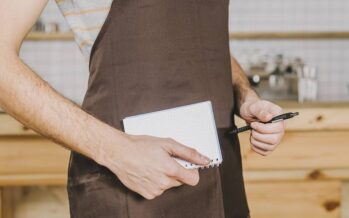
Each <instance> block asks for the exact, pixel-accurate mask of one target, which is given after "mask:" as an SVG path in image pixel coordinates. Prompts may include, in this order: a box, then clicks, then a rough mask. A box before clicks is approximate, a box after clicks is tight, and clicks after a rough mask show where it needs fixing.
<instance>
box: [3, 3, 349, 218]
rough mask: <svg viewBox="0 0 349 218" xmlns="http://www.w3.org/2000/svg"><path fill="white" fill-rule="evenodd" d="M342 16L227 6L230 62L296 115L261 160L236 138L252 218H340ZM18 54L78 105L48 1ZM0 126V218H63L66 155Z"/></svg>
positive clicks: (347, 22)
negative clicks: (235, 61) (279, 142)
mask: <svg viewBox="0 0 349 218" xmlns="http://www.w3.org/2000/svg"><path fill="white" fill-rule="evenodd" d="M348 12H349V1H348V0H231V1H230V18H229V21H230V24H229V28H230V38H231V40H230V47H231V53H232V55H233V56H234V57H236V58H237V59H238V61H239V62H240V63H241V65H242V67H243V68H244V69H245V71H246V73H247V76H248V77H249V80H250V82H251V84H252V85H253V86H254V87H255V89H256V90H257V91H258V93H259V94H260V95H261V96H262V97H263V98H265V99H269V100H272V101H275V102H277V103H280V105H282V106H283V107H284V109H285V110H287V111H300V112H301V115H302V116H301V117H300V118H299V119H298V120H295V121H290V122H289V123H288V124H289V125H288V127H287V128H288V129H287V130H288V133H287V137H286V138H285V139H284V142H283V144H282V145H281V146H280V147H281V148H280V149H278V150H277V151H275V153H274V154H272V155H271V156H270V157H266V158H264V157H259V156H257V155H255V154H253V153H252V152H250V150H249V142H248V135H246V134H245V135H244V134H242V135H241V137H240V139H241V146H242V155H243V159H244V170H245V180H246V184H247V185H246V189H247V192H248V197H249V204H250V208H251V211H252V213H251V214H252V217H256V218H260V217H262V218H263V217H268V218H272V217H278V218H280V217H282V218H284V217H285V218H288V217H290V218H291V217H293V218H299V217H307V218H309V217H316V218H322V217H349V183H347V182H346V181H347V180H348V179H349V142H348V139H349V137H348V133H349V121H348V120H349V118H348V112H349V104H348V101H349V61H348V60H349V13H348ZM20 55H21V57H22V58H23V60H24V61H25V62H26V63H27V64H28V65H29V66H30V67H31V68H32V69H34V70H35V72H37V73H38V74H40V75H41V76H42V78H44V79H45V80H47V81H48V82H49V83H50V84H51V85H52V86H53V87H54V88H56V89H57V90H58V91H59V92H60V93H62V94H63V95H65V96H66V97H68V98H69V99H71V100H72V101H74V102H76V103H78V104H80V103H81V102H82V99H83V97H84V93H85V91H86V87H87V80H88V74H89V72H88V62H87V60H86V59H84V57H83V56H82V54H81V53H80V50H79V48H78V46H77V45H76V43H75V42H74V39H73V36H72V34H71V33H70V30H69V27H68V25H67V23H66V21H65V20H64V18H63V16H62V15H61V14H60V12H59V10H58V8H57V6H56V3H55V2H54V1H50V2H49V4H48V5H47V7H46V9H45V10H44V12H43V14H42V16H41V18H40V20H39V21H38V22H37V24H36V25H35V26H34V27H33V32H32V33H30V34H29V35H28V37H27V40H26V41H25V42H24V43H23V46H22V49H21V53H20ZM0 120H1V121H0V189H1V187H3V188H2V191H0V193H1V196H2V198H1V200H0V205H1V207H0V208H1V210H0V217H1V214H2V215H3V218H13V217H16V218H26V217H28V218H29V217H36V218H40V217H60V218H62V217H69V215H68V210H69V209H68V203H67V196H66V191H65V187H64V184H65V182H66V181H65V180H66V167H67V160H68V155H69V152H67V151H66V150H64V149H62V148H60V147H58V146H55V145H53V143H51V142H48V141H46V140H45V139H42V138H40V137H39V136H37V135H36V134H35V133H33V132H32V131H31V130H28V129H27V128H26V127H23V126H22V125H21V124H18V123H17V122H16V121H14V120H13V119H11V118H9V117H8V116H7V115H6V114H5V113H3V114H1V116H0ZM238 124H239V125H242V124H243V122H241V121H238ZM329 130H330V131H329ZM35 152H39V154H38V153H35ZM96 203H98V202H96ZM232 206H233V205H232Z"/></svg>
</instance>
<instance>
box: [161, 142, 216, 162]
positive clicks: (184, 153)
mask: <svg viewBox="0 0 349 218" xmlns="http://www.w3.org/2000/svg"><path fill="white" fill-rule="evenodd" d="M167 140H168V143H167V146H166V148H167V150H168V152H169V153H170V154H171V155H172V156H175V157H178V158H180V159H183V160H186V161H189V162H190V163H193V164H199V165H207V164H209V163H210V159H209V158H208V157H205V156H203V155H202V154H200V153H199V152H197V151H196V150H195V149H193V148H189V147H187V146H185V145H182V144H180V143H178V142H176V141H175V140H173V139H167Z"/></svg>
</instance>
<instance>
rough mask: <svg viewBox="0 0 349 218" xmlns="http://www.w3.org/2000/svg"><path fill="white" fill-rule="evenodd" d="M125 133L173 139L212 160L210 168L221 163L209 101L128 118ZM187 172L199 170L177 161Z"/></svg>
mask: <svg viewBox="0 0 349 218" xmlns="http://www.w3.org/2000/svg"><path fill="white" fill-rule="evenodd" d="M123 124H124V130H125V132H126V133H128V134H131V135H151V136H156V137H162V138H173V139H174V140H176V141H178V142H179V143H182V144H184V145H186V146H188V147H192V148H194V149H196V150H197V151H199V152H200V153H201V154H203V155H205V156H207V157H209V158H210V159H211V160H212V162H211V164H210V166H218V165H219V164H221V163H222V153H221V149H220V144H219V139H218V134H217V129H216V124H215V120H214V115H213V110H212V104H211V102H210V101H205V102H200V103H196V104H191V105H186V106H181V107H176V108H171V109H167V110H162V111H157V112H151V113H146V114H140V115H135V116H130V117H126V118H125V119H124V120H123ZM175 159H176V160H177V161H178V162H179V163H180V164H181V165H182V166H184V167H185V168H188V169H195V168H200V166H198V165H195V164H192V163H189V162H186V161H183V160H180V159H177V158H175Z"/></svg>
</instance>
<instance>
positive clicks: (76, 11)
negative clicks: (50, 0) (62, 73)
mask: <svg viewBox="0 0 349 218" xmlns="http://www.w3.org/2000/svg"><path fill="white" fill-rule="evenodd" d="M55 1H56V3H57V5H58V7H59V9H60V10H61V12H62V13H63V15H64V17H65V18H66V20H67V22H68V24H69V26H70V28H71V29H72V31H73V32H74V36H75V40H76V42H77V43H78V45H79V47H80V49H81V51H82V53H83V55H84V56H85V58H86V59H87V60H89V57H90V53H91V49H92V45H93V43H94V42H95V40H96V38H97V35H98V33H99V31H100V30H101V28H102V25H103V24H104V22H105V19H106V18H107V15H108V13H109V10H110V6H111V3H112V1H113V0H55Z"/></svg>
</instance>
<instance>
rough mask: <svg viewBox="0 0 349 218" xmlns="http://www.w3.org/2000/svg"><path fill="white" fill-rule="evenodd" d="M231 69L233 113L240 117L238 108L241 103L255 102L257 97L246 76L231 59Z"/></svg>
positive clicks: (233, 59)
mask: <svg viewBox="0 0 349 218" xmlns="http://www.w3.org/2000/svg"><path fill="white" fill-rule="evenodd" d="M231 68H232V70H231V71H232V77H233V89H234V101H235V108H236V110H235V113H236V114H237V115H240V108H241V105H242V104H243V103H245V102H248V101H256V100H258V99H259V97H258V95H257V94H256V92H255V91H254V90H253V89H252V87H251V86H250V83H249V82H248V79H247V77H246V74H245V73H244V71H243V69H242V68H241V66H240V65H239V63H238V62H237V61H236V59H235V58H232V62H231Z"/></svg>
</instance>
